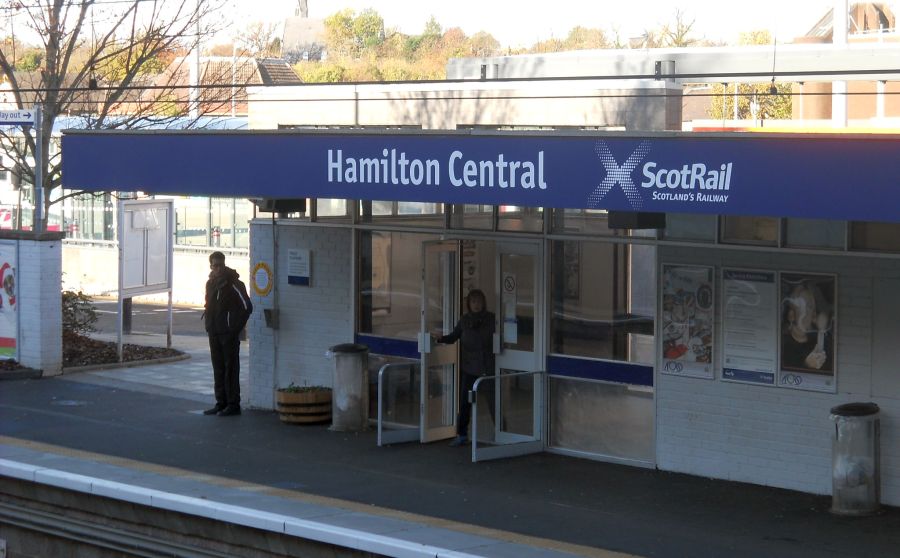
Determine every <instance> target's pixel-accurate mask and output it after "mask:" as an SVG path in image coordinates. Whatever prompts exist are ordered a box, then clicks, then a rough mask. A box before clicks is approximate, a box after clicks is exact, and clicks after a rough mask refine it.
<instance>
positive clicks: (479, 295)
mask: <svg viewBox="0 0 900 558" xmlns="http://www.w3.org/2000/svg"><path fill="white" fill-rule="evenodd" d="M466 308H467V309H468V312H466V313H465V314H463V316H462V317H461V318H460V319H459V322H457V324H456V327H455V328H453V331H452V332H450V333H449V334H447V335H444V336H442V337H439V338H438V339H437V342H438V343H456V342H457V341H459V342H460V343H459V369H460V374H459V377H460V378H459V381H460V390H459V397H460V399H461V404H460V406H459V415H458V416H457V420H456V434H457V435H456V438H455V439H454V440H453V441H452V442H451V443H450V445H451V446H461V445H463V444H465V443H466V442H468V441H469V440H468V437H467V432H468V429H469V419H470V415H471V410H472V407H471V405H469V403H468V400H467V399H468V398H467V394H468V392H469V391H471V390H472V387H473V386H474V385H475V381H476V380H477V379H478V378H480V377H481V376H493V375H494V332H495V331H496V324H495V317H494V313H493V312H488V311H487V309H486V301H485V297H484V293H483V292H482V291H481V290H479V289H473V290H472V291H470V292H469V295H468V296H467V297H466ZM478 392H479V394H480V396H479V400H480V401H482V402H484V403H485V404H487V406H488V409H490V411H491V416H492V417H493V416H494V382H493V381H486V382H482V383H481V384H480V385H479V389H478ZM473 435H474V433H473Z"/></svg>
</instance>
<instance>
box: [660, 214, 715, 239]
mask: <svg viewBox="0 0 900 558" xmlns="http://www.w3.org/2000/svg"><path fill="white" fill-rule="evenodd" d="M718 222H719V220H718V217H717V216H715V215H695V214H687V213H667V214H666V228H665V230H664V231H663V238H665V239H666V240H685V241H693V242H715V241H716V231H717V225H718Z"/></svg>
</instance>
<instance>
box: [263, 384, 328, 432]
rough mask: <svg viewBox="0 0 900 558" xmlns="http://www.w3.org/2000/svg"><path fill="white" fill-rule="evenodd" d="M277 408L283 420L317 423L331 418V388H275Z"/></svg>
mask: <svg viewBox="0 0 900 558" xmlns="http://www.w3.org/2000/svg"><path fill="white" fill-rule="evenodd" d="M275 404H276V405H275V410H276V411H278V418H280V419H281V422H286V423H290V424H316V423H321V422H329V421H330V420H331V390H330V389H315V390H309V391H299V392H294V391H279V390H275Z"/></svg>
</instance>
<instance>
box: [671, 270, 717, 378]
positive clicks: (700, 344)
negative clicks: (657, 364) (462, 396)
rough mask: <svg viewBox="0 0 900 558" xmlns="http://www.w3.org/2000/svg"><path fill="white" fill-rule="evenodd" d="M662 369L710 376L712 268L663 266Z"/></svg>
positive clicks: (711, 373)
mask: <svg viewBox="0 0 900 558" xmlns="http://www.w3.org/2000/svg"><path fill="white" fill-rule="evenodd" d="M662 281H663V284H662V362H663V365H662V372H663V373H665V374H675V375H678V376H692V377H696V378H712V377H713V360H712V357H713V351H712V348H713V306H714V304H713V293H714V292H715V291H714V290H713V286H714V279H713V268H711V267H704V266H682V265H665V264H664V265H663V274H662Z"/></svg>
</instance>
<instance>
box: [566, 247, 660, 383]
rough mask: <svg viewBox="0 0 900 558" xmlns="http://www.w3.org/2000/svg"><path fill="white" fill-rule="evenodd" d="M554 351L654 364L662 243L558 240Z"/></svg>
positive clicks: (570, 354) (571, 354) (569, 354)
mask: <svg viewBox="0 0 900 558" xmlns="http://www.w3.org/2000/svg"><path fill="white" fill-rule="evenodd" d="M551 259H552V264H551V265H552V270H551V275H552V277H551V297H552V309H553V316H552V320H551V335H550V345H551V352H553V353H557V354H561V355H568V356H581V357H590V358H599V359H608V360H619V361H625V362H635V363H642V364H651V365H652V364H653V361H654V359H653V341H652V339H653V323H654V314H655V311H654V308H655V301H656V282H655V277H656V249H655V248H654V247H652V246H640V245H627V244H604V243H597V242H578V241H555V242H553V245H552V255H551Z"/></svg>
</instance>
